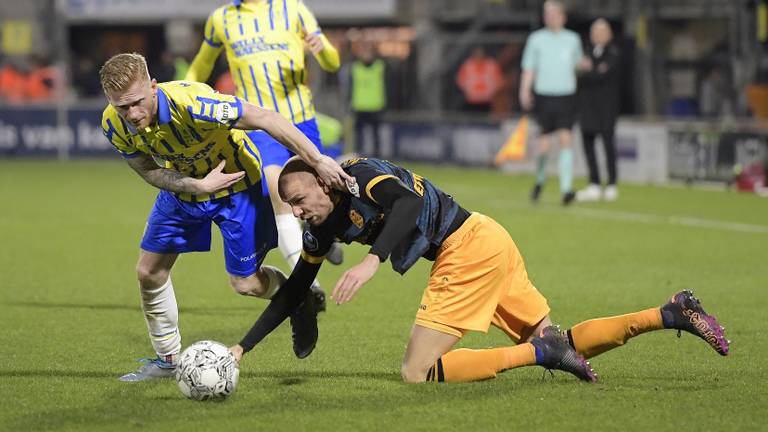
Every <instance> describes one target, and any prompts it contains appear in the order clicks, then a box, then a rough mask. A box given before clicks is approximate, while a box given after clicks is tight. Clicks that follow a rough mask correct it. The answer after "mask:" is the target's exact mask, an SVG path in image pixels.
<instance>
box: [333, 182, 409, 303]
mask: <svg viewBox="0 0 768 432" xmlns="http://www.w3.org/2000/svg"><path fill="white" fill-rule="evenodd" d="M368 193H370V198H371V199H372V200H373V201H375V202H376V203H378V204H379V205H381V206H382V207H383V208H384V212H385V214H387V218H386V220H385V222H384V227H383V228H382V229H381V232H380V233H379V235H378V237H376V241H375V242H374V243H373V246H372V247H371V250H370V252H369V253H368V255H366V257H365V258H363V261H362V262H361V263H360V264H358V265H356V266H354V267H352V268H351V269H349V270H347V271H346V272H344V274H343V275H342V276H341V278H339V281H338V282H337V283H336V287H335V288H334V289H333V298H334V300H336V304H343V303H346V302H348V301H350V300H352V298H353V297H354V296H355V294H356V293H357V291H358V290H359V289H360V287H362V286H363V285H364V284H365V283H366V282H368V281H369V280H370V279H371V278H372V277H373V275H374V274H376V271H377V270H378V269H379V264H380V263H382V262H384V261H386V259H387V257H388V256H389V254H390V253H392V251H393V250H394V249H395V246H397V245H398V244H400V243H401V242H403V241H406V238H407V237H408V235H409V234H410V233H411V232H412V231H413V230H414V229H416V221H417V220H418V218H419V214H421V209H422V207H423V206H424V199H423V198H422V197H421V196H419V195H417V194H416V193H415V192H413V191H412V190H410V189H409V188H408V187H406V186H405V185H404V184H403V183H402V182H401V181H400V180H398V179H396V178H394V177H392V178H387V179H385V180H383V181H380V182H378V183H377V184H376V185H375V186H373V187H372V188H370V191H368Z"/></svg>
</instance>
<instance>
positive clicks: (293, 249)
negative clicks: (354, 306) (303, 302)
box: [262, 213, 320, 298]
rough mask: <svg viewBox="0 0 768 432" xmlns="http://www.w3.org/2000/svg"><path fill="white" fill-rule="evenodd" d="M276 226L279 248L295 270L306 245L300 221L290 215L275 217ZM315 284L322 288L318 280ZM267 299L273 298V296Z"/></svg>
mask: <svg viewBox="0 0 768 432" xmlns="http://www.w3.org/2000/svg"><path fill="white" fill-rule="evenodd" d="M275 224H276V225H277V247H278V248H279V249H280V253H281V254H283V258H285V261H286V262H287V263H288V265H289V266H290V267H291V270H293V268H294V267H296V263H298V262H299V257H300V256H301V248H302V246H303V244H304V243H303V241H302V239H301V235H302V232H301V226H299V221H298V220H297V219H296V218H295V217H293V215H292V214H289V213H285V214H278V215H275ZM262 267H263V266H262ZM313 283H314V285H317V286H320V283H319V282H318V281H317V279H315V280H314V282H313ZM266 298H271V296H270V297H266Z"/></svg>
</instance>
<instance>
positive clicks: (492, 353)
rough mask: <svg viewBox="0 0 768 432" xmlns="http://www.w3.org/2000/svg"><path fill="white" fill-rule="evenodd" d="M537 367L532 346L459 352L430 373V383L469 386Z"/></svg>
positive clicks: (437, 365) (460, 350) (441, 359)
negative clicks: (497, 376) (527, 367)
mask: <svg viewBox="0 0 768 432" xmlns="http://www.w3.org/2000/svg"><path fill="white" fill-rule="evenodd" d="M535 364H536V353H535V350H534V347H533V345H531V344H530V343H524V344H520V345H515V346H511V347H504V348H492V349H483V350H472V349H465V348H461V349H456V350H453V351H449V352H447V353H445V354H444V355H443V356H442V357H440V358H439V359H438V360H437V362H436V363H435V365H434V366H432V367H431V368H430V369H429V372H427V381H432V382H466V381H479V380H485V379H489V378H495V377H496V374H497V373H498V372H502V371H505V370H507V369H513V368H517V367H521V366H532V365H535Z"/></svg>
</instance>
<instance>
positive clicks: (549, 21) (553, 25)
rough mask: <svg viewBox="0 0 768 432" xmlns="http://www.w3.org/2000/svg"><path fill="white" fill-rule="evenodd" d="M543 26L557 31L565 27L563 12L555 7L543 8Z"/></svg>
mask: <svg viewBox="0 0 768 432" xmlns="http://www.w3.org/2000/svg"><path fill="white" fill-rule="evenodd" d="M544 24H545V25H546V26H547V28H550V29H555V30H559V29H561V28H563V26H564V25H565V11H564V10H563V9H562V8H561V7H560V6H557V5H552V4H548V5H546V6H545V7H544Z"/></svg>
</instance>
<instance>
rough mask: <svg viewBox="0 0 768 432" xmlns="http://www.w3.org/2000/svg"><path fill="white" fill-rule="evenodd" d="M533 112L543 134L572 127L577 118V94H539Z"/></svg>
mask: <svg viewBox="0 0 768 432" xmlns="http://www.w3.org/2000/svg"><path fill="white" fill-rule="evenodd" d="M533 114H534V116H535V118H536V122H537V123H538V124H539V128H541V133H542V134H548V133H551V132H554V131H556V130H558V129H571V128H572V127H573V123H574V122H575V120H576V96H575V95H566V96H544V95H540V94H537V95H536V101H535V102H534V106H533Z"/></svg>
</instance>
